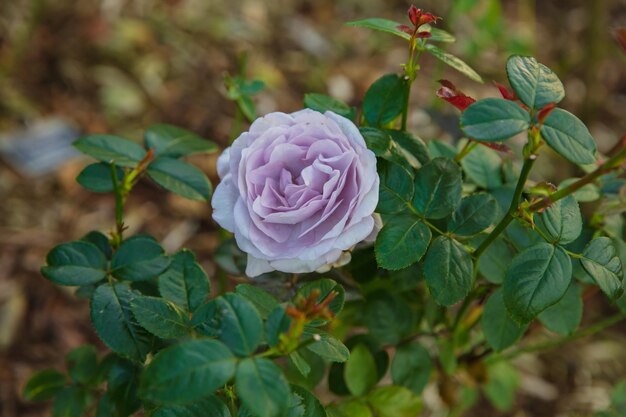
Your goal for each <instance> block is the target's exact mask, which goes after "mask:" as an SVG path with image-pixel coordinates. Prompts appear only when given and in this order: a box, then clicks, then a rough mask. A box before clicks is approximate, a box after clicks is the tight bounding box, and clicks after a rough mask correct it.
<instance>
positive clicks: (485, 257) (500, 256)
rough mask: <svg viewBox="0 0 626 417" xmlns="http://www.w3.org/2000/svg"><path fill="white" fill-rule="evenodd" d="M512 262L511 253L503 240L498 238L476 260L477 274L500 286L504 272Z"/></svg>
mask: <svg viewBox="0 0 626 417" xmlns="http://www.w3.org/2000/svg"><path fill="white" fill-rule="evenodd" d="M512 260H513V251H512V250H511V248H510V247H509V245H508V244H507V243H506V242H505V241H504V239H503V238H501V237H500V238H498V239H496V240H495V241H493V242H492V243H491V245H489V247H488V248H487V250H485V252H483V254H482V256H481V257H480V259H479V260H478V272H480V273H481V275H482V276H483V277H485V279H486V280H487V281H489V282H491V283H494V284H502V282H503V281H504V277H505V276H506V271H507V270H508V268H509V265H510V264H511V261H512Z"/></svg>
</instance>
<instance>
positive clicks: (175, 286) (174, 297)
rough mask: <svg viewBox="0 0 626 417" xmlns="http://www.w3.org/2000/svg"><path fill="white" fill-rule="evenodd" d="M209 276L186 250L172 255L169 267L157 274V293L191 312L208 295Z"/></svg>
mask: <svg viewBox="0 0 626 417" xmlns="http://www.w3.org/2000/svg"><path fill="white" fill-rule="evenodd" d="M210 290H211V288H210V284H209V278H208V277H207V275H206V272H204V270H203V269H202V267H201V266H200V264H198V262H196V258H195V257H194V256H193V254H192V253H191V252H189V251H188V250H185V249H183V250H181V251H180V252H178V253H177V254H176V255H174V256H173V257H172V262H171V264H170V266H169V268H168V269H167V270H166V271H165V272H164V273H163V274H161V275H160V276H159V293H160V294H161V296H162V297H163V298H166V299H168V300H170V301H171V302H173V303H175V304H176V305H178V306H180V307H182V308H183V309H184V310H185V311H190V312H193V311H195V310H196V309H197V308H198V307H200V305H202V303H204V302H205V301H206V300H207V298H208V297H209V292H210Z"/></svg>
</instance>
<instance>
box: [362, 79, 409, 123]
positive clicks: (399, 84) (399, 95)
mask: <svg viewBox="0 0 626 417" xmlns="http://www.w3.org/2000/svg"><path fill="white" fill-rule="evenodd" d="M405 94H406V89H405V84H404V80H403V79H402V77H401V76H399V75H396V74H387V75H383V76H382V77H381V78H379V79H378V80H376V81H375V82H374V84H372V85H371V87H370V88H369V89H368V90H367V92H366V93H365V98H364V100H363V114H364V115H365V120H367V123H369V124H370V125H372V126H375V127H380V126H383V125H386V124H387V123H389V122H391V121H392V120H394V119H395V118H396V117H398V116H399V115H400V113H402V110H403V108H404V95H405Z"/></svg>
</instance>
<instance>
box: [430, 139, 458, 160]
mask: <svg viewBox="0 0 626 417" xmlns="http://www.w3.org/2000/svg"><path fill="white" fill-rule="evenodd" d="M426 147H427V148H428V152H429V153H430V155H431V156H432V157H433V158H440V157H443V158H450V159H454V157H455V156H456V153H457V150H456V148H455V147H454V146H452V145H450V144H449V143H447V142H443V141H440V140H429V141H428V143H427V144H426Z"/></svg>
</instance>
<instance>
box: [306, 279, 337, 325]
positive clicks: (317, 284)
mask: <svg viewBox="0 0 626 417" xmlns="http://www.w3.org/2000/svg"><path fill="white" fill-rule="evenodd" d="M313 291H319V294H320V295H319V296H318V297H317V299H316V302H318V303H321V302H322V301H323V300H324V299H325V298H326V297H327V296H328V295H329V294H330V293H331V292H334V293H336V295H335V298H333V300H332V301H331V302H330V304H328V308H329V309H330V311H331V312H333V313H334V314H335V315H336V314H339V313H340V312H341V310H342V309H343V303H344V301H345V298H346V292H345V290H344V289H343V287H342V286H341V285H339V284H337V282H336V281H334V280H332V279H328V278H324V279H318V280H316V281H312V282H309V283H306V284H305V285H303V286H302V287H300V288H299V289H298V291H297V292H296V297H302V298H304V299H306V298H308V297H309V296H310V295H311V293H312V292H313ZM325 323H326V321H325V320H315V321H313V322H310V323H308V325H309V326H321V325H323V324H325Z"/></svg>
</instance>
